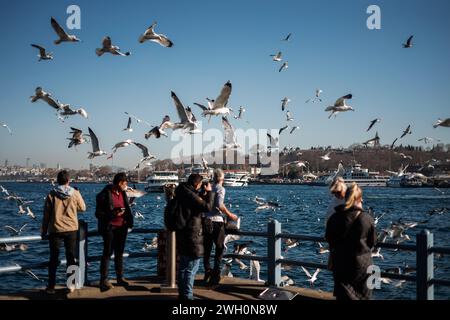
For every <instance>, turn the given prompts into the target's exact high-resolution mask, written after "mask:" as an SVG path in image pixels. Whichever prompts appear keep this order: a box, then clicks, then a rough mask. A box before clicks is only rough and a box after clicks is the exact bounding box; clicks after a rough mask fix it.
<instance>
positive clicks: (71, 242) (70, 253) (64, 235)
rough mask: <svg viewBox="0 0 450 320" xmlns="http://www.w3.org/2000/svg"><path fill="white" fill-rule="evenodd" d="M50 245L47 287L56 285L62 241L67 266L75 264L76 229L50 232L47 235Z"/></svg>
mask: <svg viewBox="0 0 450 320" xmlns="http://www.w3.org/2000/svg"><path fill="white" fill-rule="evenodd" d="M48 238H49V241H48V243H49V247H50V261H49V263H48V287H49V288H54V287H55V285H56V269H57V268H58V264H59V248H60V247H61V242H64V248H65V252H66V260H67V267H69V266H71V265H74V264H75V250H76V249H75V248H76V245H77V231H70V232H59V233H51V234H49V236H48Z"/></svg>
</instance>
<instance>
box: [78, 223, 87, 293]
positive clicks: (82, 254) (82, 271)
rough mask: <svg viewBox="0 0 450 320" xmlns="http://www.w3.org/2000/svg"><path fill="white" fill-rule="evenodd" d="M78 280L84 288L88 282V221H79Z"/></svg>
mask: <svg viewBox="0 0 450 320" xmlns="http://www.w3.org/2000/svg"><path fill="white" fill-rule="evenodd" d="M77 255H78V268H79V269H78V271H79V273H78V276H79V278H78V281H79V285H80V287H81V288H82V287H83V286H84V284H87V283H88V275H87V271H88V270H87V267H88V265H87V262H88V261H87V260H88V225H87V223H86V221H84V220H80V221H78V252H77Z"/></svg>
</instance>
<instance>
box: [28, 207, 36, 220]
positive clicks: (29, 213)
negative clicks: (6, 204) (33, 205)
mask: <svg viewBox="0 0 450 320" xmlns="http://www.w3.org/2000/svg"><path fill="white" fill-rule="evenodd" d="M27 216H30V217H31V219H36V216H35V215H34V213H33V211H31V209H30V207H27Z"/></svg>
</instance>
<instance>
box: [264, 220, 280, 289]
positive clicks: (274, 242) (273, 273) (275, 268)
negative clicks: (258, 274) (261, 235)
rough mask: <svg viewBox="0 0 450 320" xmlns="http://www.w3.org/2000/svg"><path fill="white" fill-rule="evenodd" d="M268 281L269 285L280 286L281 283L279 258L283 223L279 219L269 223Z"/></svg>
mask: <svg viewBox="0 0 450 320" xmlns="http://www.w3.org/2000/svg"><path fill="white" fill-rule="evenodd" d="M267 233H268V238H267V258H268V263H267V278H268V279H267V282H268V285H269V286H276V287H278V286H279V285H280V283H281V266H280V264H279V263H277V260H279V259H280V258H281V239H280V238H279V237H278V235H279V234H280V233H281V224H280V223H279V222H278V221H277V220H271V221H269V223H268V224H267Z"/></svg>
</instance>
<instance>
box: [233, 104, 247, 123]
mask: <svg viewBox="0 0 450 320" xmlns="http://www.w3.org/2000/svg"><path fill="white" fill-rule="evenodd" d="M244 112H245V109H244V107H243V106H240V107H239V114H238V115H237V116H234V118H235V119H236V120H237V119H242V116H243V115H244Z"/></svg>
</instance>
